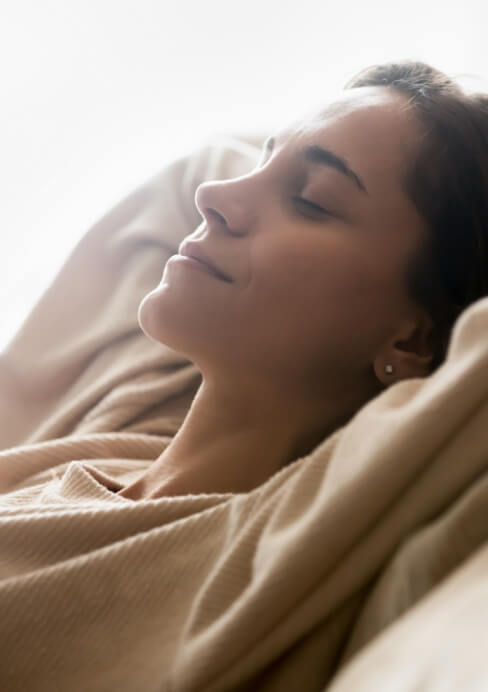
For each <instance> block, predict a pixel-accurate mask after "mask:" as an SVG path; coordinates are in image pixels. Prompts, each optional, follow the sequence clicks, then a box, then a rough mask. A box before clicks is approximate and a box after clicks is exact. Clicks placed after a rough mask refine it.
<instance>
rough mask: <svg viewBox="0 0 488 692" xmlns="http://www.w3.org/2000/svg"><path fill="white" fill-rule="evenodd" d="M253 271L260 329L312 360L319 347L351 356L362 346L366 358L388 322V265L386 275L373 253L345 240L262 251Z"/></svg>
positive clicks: (390, 302) (390, 299) (390, 294)
mask: <svg viewBox="0 0 488 692" xmlns="http://www.w3.org/2000/svg"><path fill="white" fill-rule="evenodd" d="M254 269H255V271H254V272H253V300H252V304H253V306H254V307H253V310H254V317H255V318H256V320H257V321H258V322H259V324H260V329H261V330H263V331H265V330H270V331H271V330H272V331H273V334H274V337H275V338H276V340H279V341H280V343H281V344H283V343H290V344H293V346H291V345H290V348H292V347H295V348H298V349H299V350H301V351H304V352H305V351H306V352H307V353H310V355H311V356H312V357H314V356H315V352H316V355H317V357H319V358H320V354H321V353H323V350H324V349H331V350H334V349H337V350H340V349H343V348H345V349H347V351H348V356H350V353H349V351H350V349H352V350H353V351H354V349H357V348H362V347H364V348H365V349H366V352H367V353H368V354H369V351H370V349H371V348H373V347H374V346H375V345H376V344H377V343H378V341H379V340H380V339H381V338H382V337H383V334H384V330H385V328H386V327H387V325H388V324H389V323H390V321H391V315H392V307H393V304H394V300H393V296H394V293H395V291H394V290H392V286H391V283H392V275H391V272H390V271H389V268H388V266H386V271H385V264H384V263H383V262H382V261H378V258H377V257H376V256H375V253H373V252H371V251H368V250H367V248H364V247H358V244H357V243H356V244H355V245H354V243H352V242H347V238H342V239H341V238H336V239H334V242H333V239H329V242H328V245H327V248H325V247H304V246H298V247H297V246H296V244H295V246H294V247H291V246H290V247H280V248H279V249H278V248H276V249H275V250H274V252H273V253H271V252H270V251H269V252H264V251H263V253H262V254H261V256H260V257H259V258H258V259H257V260H256V262H255V264H254ZM270 316H272V318H270ZM282 347H283V346H282Z"/></svg>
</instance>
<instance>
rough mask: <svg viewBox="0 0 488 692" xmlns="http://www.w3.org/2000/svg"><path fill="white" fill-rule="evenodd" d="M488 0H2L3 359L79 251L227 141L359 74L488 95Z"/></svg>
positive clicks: (280, 119)
mask: <svg viewBox="0 0 488 692" xmlns="http://www.w3.org/2000/svg"><path fill="white" fill-rule="evenodd" d="M487 20H488V3H487V2H486V0H464V2H453V1H452V0H443V1H442V2H441V1H438V0H434V1H429V0H423V1H422V2H420V1H418V0H413V1H412V2H408V1H407V0H403V2H394V1H392V0H390V2H378V1H377V0H369V1H366V0H363V1H362V2H359V1H356V2H352V1H351V0H335V2H333V3H332V2H328V1H327V0H293V1H287V0H240V1H239V2H234V1H233V0H172V1H171V2H168V1H165V0H0V89H1V95H2V98H1V102H0V190H1V197H0V202H1V206H0V211H1V216H0V223H1V226H0V298H1V308H0V349H1V348H2V347H3V346H4V345H5V344H6V343H7V342H8V340H9V339H10V338H11V336H12V335H13V333H14V332H15V330H16V329H17V328H18V327H19V326H20V323H21V322H22V320H23V319H24V318H25V316H26V314H27V312H28V311H29V310H30V309H31V307H32V306H33V304H34V303H35V301H36V300H37V298H38V297H39V295H40V294H41V293H42V291H43V290H44V288H45V287H46V286H47V285H48V283H49V282H50V281H51V280H52V278H53V275H54V273H55V272H56V271H57V269H58V268H59V266H60V264H61V263H62V261H63V260H64V258H65V257H66V255H67V253H68V252H69V250H70V249H71V248H72V247H73V245H74V244H75V243H76V242H77V240H78V239H79V237H80V236H81V234H83V233H84V232H85V231H86V230H87V229H88V228H89V227H90V226H91V224H93V223H94V222H95V221H96V220H97V219H98V218H99V217H100V216H101V215H102V214H103V213H105V211H107V210H108V209H109V208H110V207H111V206H112V205H114V204H115V203H116V202H118V201H119V200H120V199H121V198H122V197H123V196H125V195H126V194H127V193H128V192H130V191H131V190H132V189H133V188H134V187H136V186H137V185H139V184H140V183H141V182H143V181H144V180H146V179H147V178H148V177H150V176H152V175H153V174H155V173H156V172H158V171H159V170H160V169H161V168H162V167H163V166H164V164H165V163H166V162H168V161H170V160H171V159H172V158H176V157H177V156H179V155H180V154H182V153H185V152H187V151H189V150H190V149H192V148H193V147H195V146H198V145H199V144H200V143H202V141H204V140H205V139H206V138H208V137H212V136H214V135H216V134H218V133H220V132H230V133H236V134H239V133H245V132H253V131H258V132H263V131H264V132H266V131H267V130H268V129H271V128H273V127H276V126H277V125H281V124H285V123H287V122H291V121H292V119H294V118H295V117H296V116H297V115H300V114H301V113H303V112H305V111H307V110H309V108H310V106H313V105H314V104H316V103H322V102H323V101H325V100H327V99H328V98H333V95H334V92H337V90H339V89H340V88H341V87H342V85H343V83H344V82H345V80H347V79H348V78H349V77H351V76H352V75H353V74H354V73H355V72H356V71H358V70H360V69H362V68H364V67H366V66H368V65H370V64H373V63H375V62H382V61H386V60H394V59H399V58H412V59H420V60H424V61H426V62H430V63H431V64H432V65H434V66H435V67H438V68H439V69H441V70H444V71H446V72H448V73H449V74H451V75H453V76H459V75H464V74H468V75H472V76H473V77H472V78H470V80H469V79H468V82H470V84H471V85H472V86H474V88H477V90H487V84H486V75H487V73H488V50H487V48H486V45H487V28H486V27H487V23H488V22H487Z"/></svg>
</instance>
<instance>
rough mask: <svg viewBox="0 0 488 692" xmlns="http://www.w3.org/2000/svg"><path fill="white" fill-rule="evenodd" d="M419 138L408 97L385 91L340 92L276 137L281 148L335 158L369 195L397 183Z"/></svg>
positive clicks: (375, 88) (376, 89)
mask: <svg viewBox="0 0 488 692" xmlns="http://www.w3.org/2000/svg"><path fill="white" fill-rule="evenodd" d="M420 137H421V132H420V125H419V123H418V121H417V119H416V117H415V115H414V113H413V111H412V109H411V108H410V107H409V105H408V98H407V97H406V96H405V95H404V94H402V93H400V92H396V91H394V90H392V89H389V88H385V87H361V88H357V89H350V90H347V91H344V92H340V93H339V94H338V96H337V98H336V99H334V100H333V101H332V102H331V103H327V104H324V105H323V106H320V107H318V108H315V109H314V110H313V111H311V112H309V113H307V114H305V115H304V116H303V117H302V118H300V119H299V120H298V121H296V122H294V123H293V124H291V125H289V126H288V127H286V128H283V129H282V130H280V132H279V133H278V139H279V140H280V139H282V140H283V142H284V143H286V144H287V146H290V147H294V146H297V147H302V146H304V145H307V144H316V145H318V146H322V147H324V148H327V149H329V150H331V151H332V152H334V153H335V154H337V155H339V156H341V157H342V158H344V159H345V160H346V161H347V163H348V165H349V166H350V167H351V168H352V169H353V170H354V171H356V172H357V173H358V175H359V176H360V177H361V178H362V179H363V180H364V182H365V184H366V187H367V188H368V190H369V191H370V192H372V193H374V191H375V190H376V191H377V192H378V193H381V192H382V191H383V192H384V189H385V185H386V186H387V187H391V186H392V185H394V184H399V183H401V182H403V180H404V175H405V172H406V169H407V166H408V164H409V162H410V161H411V159H412V157H413V156H414V155H415V151H416V150H417V147H418V145H419V142H420Z"/></svg>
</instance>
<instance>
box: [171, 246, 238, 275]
mask: <svg viewBox="0 0 488 692" xmlns="http://www.w3.org/2000/svg"><path fill="white" fill-rule="evenodd" d="M178 254H179V255H181V256H183V257H190V258H191V259H194V260H197V261H198V262H201V263H202V264H205V265H206V266H207V267H208V268H209V269H210V270H211V271H212V273H213V274H214V275H215V276H216V277H217V278H218V279H221V280H222V281H228V282H232V281H233V279H232V278H231V277H230V276H229V275H228V274H226V273H225V272H223V271H222V270H221V269H219V267H218V266H217V265H216V264H215V263H214V262H213V261H212V260H211V259H210V258H209V257H208V255H207V254H206V253H205V251H204V250H203V249H202V244H201V243H196V242H193V241H189V242H183V243H182V244H181V245H180V247H179V248H178Z"/></svg>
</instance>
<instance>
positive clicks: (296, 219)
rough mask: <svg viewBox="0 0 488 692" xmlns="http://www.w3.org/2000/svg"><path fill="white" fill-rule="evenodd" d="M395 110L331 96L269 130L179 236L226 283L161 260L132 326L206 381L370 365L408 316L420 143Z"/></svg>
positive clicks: (384, 98)
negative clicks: (413, 182)
mask: <svg viewBox="0 0 488 692" xmlns="http://www.w3.org/2000/svg"><path fill="white" fill-rule="evenodd" d="M406 105H407V104H406V99H405V97H404V96H402V95H400V94H397V93H396V92H394V91H392V90H390V89H387V88H381V87H367V88H361V89H354V90H351V91H349V92H344V93H342V94H341V95H340V97H339V98H338V100H337V101H336V102H335V103H334V104H332V105H330V106H328V107H326V108H324V109H322V110H321V111H320V112H318V113H314V114H311V115H308V116H306V117H305V118H304V119H303V120H302V121H301V122H300V123H298V124H295V125H294V126H293V127H290V128H287V129H286V130H284V131H281V132H278V133H275V134H274V135H273V136H272V137H271V138H270V139H269V140H268V141H267V144H266V147H265V150H264V151H263V155H262V158H261V160H260V161H259V163H258V164H257V166H256V167H255V169H254V170H253V171H251V172H250V173H248V174H247V175H244V176H242V177H239V178H236V179H233V180H227V181H213V182H206V183H203V184H202V185H200V187H199V188H198V190H197V194H196V203H197V206H198V209H199V211H200V212H201V214H202V217H203V219H204V223H202V225H201V226H200V227H199V228H198V229H197V230H196V231H195V232H194V233H193V234H192V235H191V237H190V239H193V240H197V241H199V242H200V241H201V243H202V246H203V247H204V249H205V250H206V252H207V254H208V255H209V257H210V258H211V259H212V260H213V261H214V263H215V264H216V265H217V266H219V267H220V268H221V269H222V270H223V271H224V272H225V273H226V274H228V275H230V276H231V277H232V278H233V282H232V283H228V282H224V281H220V280H218V279H216V278H215V277H213V276H210V275H209V274H207V273H204V272H201V271H198V270H197V269H195V268H191V267H190V266H185V265H184V263H182V262H178V261H177V260H175V261H173V260H172V259H171V260H170V261H169V262H168V264H167V265H166V267H165V270H164V274H163V278H162V280H161V283H160V285H159V286H158V287H157V288H156V289H155V290H154V291H152V292H151V293H150V294H149V295H148V296H146V298H145V299H144V301H143V302H142V303H141V307H140V311H139V318H140V324H141V326H142V328H143V329H144V331H145V332H146V333H147V334H148V335H149V336H150V337H151V338H153V339H156V340H158V341H161V342H163V343H166V344H167V345H168V346H170V347H171V348H174V349H176V350H179V351H181V352H183V353H185V354H186V355H187V356H188V357H189V358H190V359H191V360H193V361H194V362H195V363H196V364H197V366H198V367H199V368H200V369H201V370H202V373H203V374H204V376H206V377H207V378H208V379H217V378H218V377H220V376H221V375H222V377H224V373H227V375H228V374H229V373H233V375H234V377H236V376H237V374H238V376H239V377H242V378H243V380H244V379H245V380H246V381H247V382H250V381H254V382H258V381H259V382H260V383H262V382H263V381H268V382H269V383H271V386H272V385H273V383H275V384H276V386H281V387H283V386H284V385H283V383H284V381H286V382H288V384H289V386H290V387H292V388H293V387H295V388H298V387H303V388H304V389H305V390H306V388H309V390H310V389H311V388H314V387H316V388H317V389H319V388H320V387H322V386H323V382H324V381H325V380H327V381H329V380H330V379H333V378H342V381H343V382H344V381H345V379H344V378H346V380H347V379H348V378H350V379H351V381H353V378H354V377H356V378H357V377H358V376H359V375H361V374H364V373H365V372H366V371H367V370H368V369H370V368H371V362H372V360H373V358H374V356H375V353H376V350H377V349H378V348H379V346H380V345H381V344H382V343H383V341H384V340H385V339H386V338H388V337H389V336H390V334H391V333H392V331H393V330H394V329H395V326H396V324H397V322H398V319H399V318H400V317H401V316H402V315H403V314H405V313H406V311H408V310H409V308H410V300H409V298H408V295H407V287H406V281H405V271H406V266H407V262H408V260H409V259H410V257H411V256H412V253H413V252H415V251H416V249H417V248H418V247H419V246H420V243H421V241H422V238H423V234H424V232H425V228H424V223H423V221H422V219H421V218H420V217H419V215H418V213H417V211H416V210H415V208H414V206H413V205H412V203H411V202H410V200H409V199H408V198H407V195H406V192H405V190H404V187H403V176H404V173H405V170H406V166H407V164H408V162H409V161H410V160H411V157H413V156H415V151H416V147H417V146H418V142H419V135H420V132H419V126H418V123H417V121H416V120H415V118H414V116H413V115H412V113H411V111H410V110H409V109H408V108H407V107H406ZM278 383H279V384H278Z"/></svg>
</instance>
